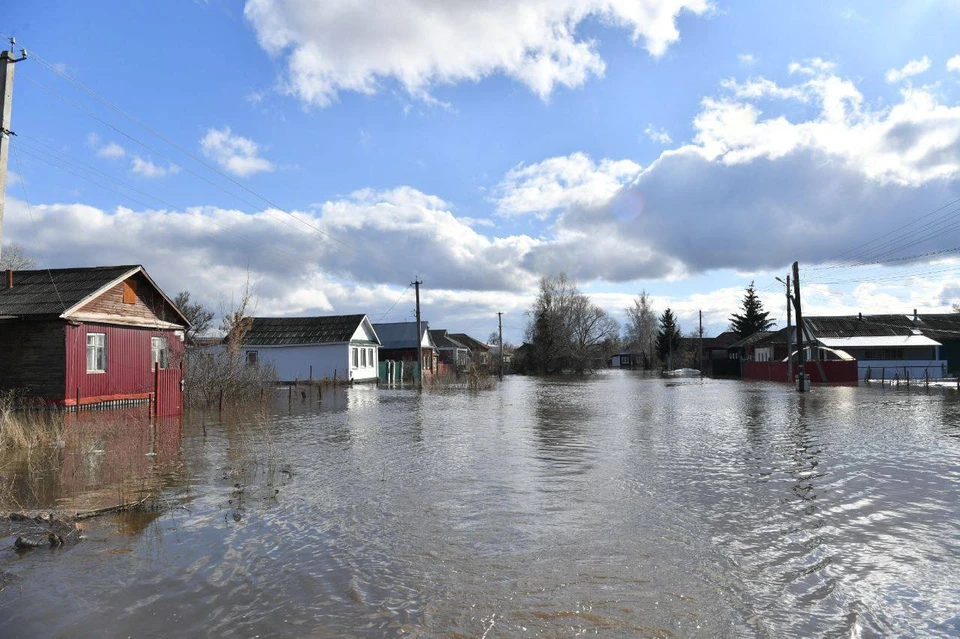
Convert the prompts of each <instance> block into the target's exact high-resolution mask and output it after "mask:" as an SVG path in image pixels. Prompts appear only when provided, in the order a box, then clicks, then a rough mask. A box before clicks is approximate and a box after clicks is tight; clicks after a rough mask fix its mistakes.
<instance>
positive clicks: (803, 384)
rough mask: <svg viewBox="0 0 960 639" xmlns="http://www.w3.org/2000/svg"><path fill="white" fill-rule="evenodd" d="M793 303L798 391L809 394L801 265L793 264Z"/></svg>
mask: <svg viewBox="0 0 960 639" xmlns="http://www.w3.org/2000/svg"><path fill="white" fill-rule="evenodd" d="M793 303H794V304H795V305H796V311H797V391H798V392H801V393H805V392H807V390H809V389H808V388H807V376H806V375H805V374H804V370H803V364H804V359H805V357H804V352H803V343H804V341H805V340H806V338H805V336H804V331H803V312H802V311H801V310H800V263H799V262H794V263H793Z"/></svg>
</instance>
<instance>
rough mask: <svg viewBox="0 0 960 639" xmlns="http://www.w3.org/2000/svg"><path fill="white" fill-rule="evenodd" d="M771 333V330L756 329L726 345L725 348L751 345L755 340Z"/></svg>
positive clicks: (765, 337)
mask: <svg viewBox="0 0 960 639" xmlns="http://www.w3.org/2000/svg"><path fill="white" fill-rule="evenodd" d="M772 334H773V331H757V332H756V333H754V334H752V335H747V336H746V337H744V338H743V339H739V340H737V341H736V342H734V343H733V344H730V345H729V346H727V348H746V347H748V346H753V345H754V344H756V343H757V342H760V341H762V340H765V339H767V338H768V337H769V336H770V335H772Z"/></svg>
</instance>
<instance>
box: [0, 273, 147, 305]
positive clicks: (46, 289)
mask: <svg viewBox="0 0 960 639" xmlns="http://www.w3.org/2000/svg"><path fill="white" fill-rule="evenodd" d="M138 268H140V266H139V265H137V264H134V265H126V266H93V267H84V268H55V269H49V270H48V269H42V270H39V269H38V270H30V271H14V272H13V288H9V287H8V286H7V277H8V276H7V272H6V271H2V272H0V278H2V279H0V317H2V316H16V317H37V316H48V315H52V316H55V317H59V316H60V315H61V314H63V313H64V311H66V310H67V309H69V308H70V307H72V306H75V305H76V304H78V303H80V302H82V301H83V300H84V299H86V298H87V297H88V296H90V295H93V294H94V293H96V292H97V291H98V290H100V289H101V288H103V287H104V286H107V285H108V284H110V283H111V282H113V281H114V280H116V279H117V278H119V277H122V276H123V275H124V274H126V273H129V272H130V271H132V270H134V269H138Z"/></svg>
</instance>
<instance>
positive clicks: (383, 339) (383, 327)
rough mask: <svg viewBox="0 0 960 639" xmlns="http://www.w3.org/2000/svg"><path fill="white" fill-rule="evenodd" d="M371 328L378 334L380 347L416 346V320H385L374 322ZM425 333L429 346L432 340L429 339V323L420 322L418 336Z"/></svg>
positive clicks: (421, 336) (431, 344)
mask: <svg viewBox="0 0 960 639" xmlns="http://www.w3.org/2000/svg"><path fill="white" fill-rule="evenodd" d="M373 330H375V331H376V332H377V335H379V336H380V348H388V349H389V348H416V347H417V344H418V342H417V323H416V322H387V323H386V324H374V325H373ZM424 335H426V336H427V339H428V341H429V342H430V346H431V347H433V346H434V344H433V340H432V339H430V325H429V323H428V322H425V321H422V320H421V322H420V338H421V340H422V339H423V336H424Z"/></svg>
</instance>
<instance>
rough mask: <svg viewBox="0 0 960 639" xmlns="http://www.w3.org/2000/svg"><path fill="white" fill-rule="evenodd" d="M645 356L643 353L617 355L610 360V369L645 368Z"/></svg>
mask: <svg viewBox="0 0 960 639" xmlns="http://www.w3.org/2000/svg"><path fill="white" fill-rule="evenodd" d="M644 359H645V358H644V355H643V353H632V352H626V353H617V354H616V355H614V356H613V357H611V358H610V367H611V368H631V369H633V368H643V365H644Z"/></svg>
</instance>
